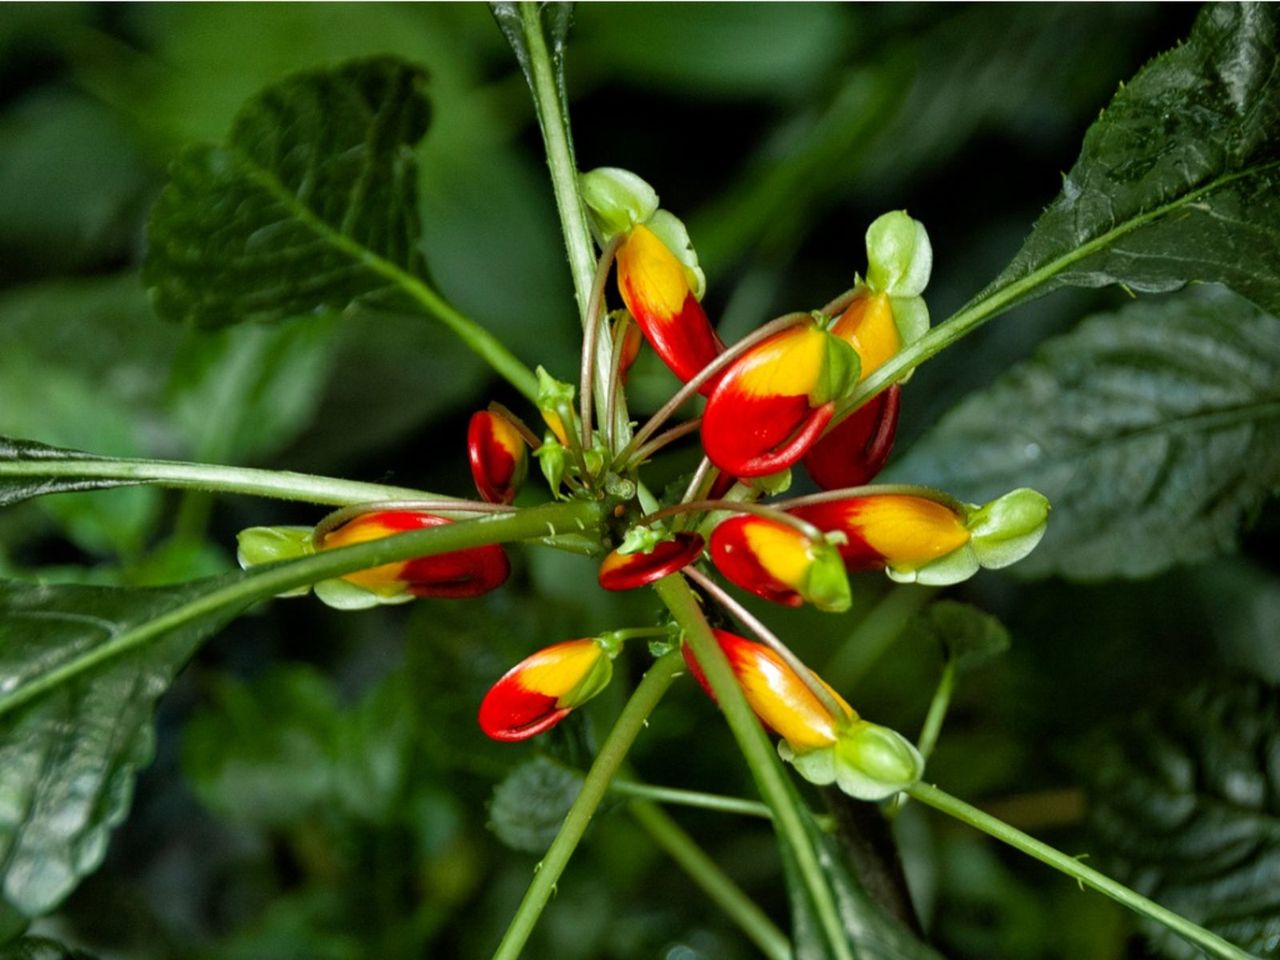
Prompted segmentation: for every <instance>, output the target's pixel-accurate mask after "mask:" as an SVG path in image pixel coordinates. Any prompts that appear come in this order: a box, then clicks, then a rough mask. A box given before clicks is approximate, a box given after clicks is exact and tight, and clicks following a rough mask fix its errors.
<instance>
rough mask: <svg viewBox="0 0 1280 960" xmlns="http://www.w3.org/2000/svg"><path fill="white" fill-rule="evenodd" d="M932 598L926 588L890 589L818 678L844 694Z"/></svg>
mask: <svg viewBox="0 0 1280 960" xmlns="http://www.w3.org/2000/svg"><path fill="white" fill-rule="evenodd" d="M933 594H934V590H933V589H931V588H930V587H921V586H918V585H916V584H896V585H894V586H892V587H890V588H889V591H888V593H886V594H885V595H884V596H883V597H882V598H881V599H880V601H879V602H878V603H877V604H876V605H875V606H874V607H872V608H871V609H870V610H869V611H868V612H867V615H866V616H864V617H863V618H862V620H861V621H860V622H859V623H858V625H857V626H856V627H854V628H853V631H852V632H851V633H850V634H849V636H848V637H847V638H846V639H845V641H844V642H843V643H841V644H840V646H839V647H837V648H836V652H835V653H833V654H832V655H831V659H830V660H828V661H827V664H826V666H824V667H823V668H822V676H824V677H825V678H826V680H827V683H829V684H831V685H832V686H833V687H835V688H836V689H837V690H848V689H849V688H850V687H853V686H854V685H856V684H857V683H858V681H859V680H861V679H862V678H863V677H864V676H866V674H867V671H868V670H870V669H871V668H872V666H874V665H875V662H876V661H877V660H879V659H880V657H881V656H883V655H884V652H885V651H886V650H888V649H889V648H890V647H891V646H893V643H894V641H895V640H897V639H898V637H900V636H901V635H902V630H903V628H904V627H905V626H906V625H907V622H908V621H909V620H910V619H911V618H912V617H913V616H914V615H915V614H916V612H917V611H918V610H920V608H921V607H923V606H924V605H925V604H926V603H928V602H929V598H930V597H932V596H933Z"/></svg>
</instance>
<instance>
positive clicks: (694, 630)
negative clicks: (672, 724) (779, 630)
mask: <svg viewBox="0 0 1280 960" xmlns="http://www.w3.org/2000/svg"><path fill="white" fill-rule="evenodd" d="M654 589H655V590H657V592H658V595H659V596H660V597H661V598H662V601H663V603H665V604H666V605H667V609H668V610H670V611H671V613H672V615H673V616H674V617H675V618H676V622H677V623H679V624H680V626H681V628H682V629H683V630H684V634H685V642H686V643H688V644H689V645H690V646H691V647H693V653H694V656H696V657H697V658H698V663H699V664H700V665H701V666H702V670H703V673H704V674H705V675H706V677H707V682H708V683H709V684H710V686H711V690H712V692H713V693H714V694H715V696H716V702H717V703H718V704H719V706H720V710H721V712H722V713H723V714H724V717H725V720H726V721H727V722H728V724H729V729H730V730H731V731H732V733H733V736H734V739H735V740H736V741H737V742H738V746H739V748H740V749H741V750H742V756H743V759H744V760H745V761H746V763H747V766H748V767H749V768H750V770H751V775H752V777H753V778H754V780H755V783H756V787H757V788H758V789H759V790H760V795H761V797H762V798H763V799H764V801H765V803H767V804H768V805H769V808H770V809H771V810H772V811H773V815H774V829H775V830H776V831H777V833H778V839H779V842H781V843H783V844H786V846H787V847H788V848H789V849H790V851H791V852H792V854H793V856H794V858H795V863H796V868H797V873H798V875H799V880H800V883H801V884H803V886H804V888H805V892H806V894H807V895H808V896H809V898H810V899H811V900H812V902H813V906H814V911H815V913H816V914H817V917H818V923H819V925H820V926H821V929H822V932H823V935H824V939H825V940H826V941H827V942H828V943H829V945H830V947H831V949H832V951H833V955H834V957H835V958H836V960H854V958H853V953H852V951H851V949H850V947H849V942H848V938H847V936H846V935H845V933H844V929H843V927H842V925H841V921H840V913H839V910H838V908H837V906H836V901H835V896H834V894H833V893H832V891H831V888H830V887H829V886H828V885H827V881H826V877H825V875H824V874H823V872H822V865H821V864H820V863H819V861H818V854H817V851H816V850H815V849H814V846H813V843H812V841H811V839H810V837H809V833H808V830H807V829H806V827H805V824H804V821H803V820H802V819H801V818H800V813H799V810H798V808H797V807H796V806H795V800H794V799H793V793H792V790H791V786H790V784H789V782H788V781H787V777H786V773H785V772H784V771H783V769H782V761H780V760H779V759H778V754H777V752H776V751H775V750H774V749H773V746H772V745H771V744H770V743H769V740H768V738H767V737H766V736H765V733H764V730H763V729H762V728H761V727H760V723H759V722H758V721H757V720H756V717H755V714H754V713H752V712H751V707H750V706H748V704H747V701H746V698H745V697H744V696H743V693H742V690H741V689H740V688H739V687H738V682H737V680H736V679H735V678H734V675H733V668H732V667H730V666H729V661H728V660H727V659H725V655H724V652H723V651H722V650H721V649H720V645H719V644H718V643H716V640H715V637H714V636H713V635H712V633H711V627H710V626H709V625H708V623H707V619H706V617H705V616H703V614H702V608H701V607H700V606H699V605H698V598H697V597H696V596H695V595H694V593H693V591H692V590H691V589H690V588H689V584H688V583H686V582H685V580H684V578H683V577H682V576H680V575H679V574H672V575H671V576H669V577H664V578H663V579H661V580H659V581H658V582H657V583H656V584H654Z"/></svg>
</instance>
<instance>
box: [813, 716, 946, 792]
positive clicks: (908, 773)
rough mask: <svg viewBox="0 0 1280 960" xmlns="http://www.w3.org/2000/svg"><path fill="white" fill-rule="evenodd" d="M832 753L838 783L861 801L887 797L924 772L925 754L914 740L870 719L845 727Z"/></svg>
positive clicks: (917, 779) (908, 784)
mask: <svg viewBox="0 0 1280 960" xmlns="http://www.w3.org/2000/svg"><path fill="white" fill-rule="evenodd" d="M832 752H833V753H834V754H835V763H834V766H835V781H836V786H838V787H839V788H840V790H841V792H842V793H847V794H848V795H849V796H851V797H854V798H856V799H858V800H886V799H888V798H889V797H892V796H893V795H894V794H895V793H901V792H902V791H903V790H905V789H906V788H907V787H909V786H911V785H912V784H913V783H916V782H918V781H919V779H920V777H921V776H922V775H923V774H924V757H922V756H921V755H920V751H919V750H917V749H916V748H915V745H914V744H912V743H911V741H909V740H908V739H907V738H906V737H904V736H903V735H902V734H900V733H898V732H897V731H896V730H891V729H889V728H888V727H882V726H880V725H879V724H878V723H870V722H868V721H866V720H858V721H855V722H854V723H851V724H850V725H849V726H847V727H845V728H844V729H843V730H841V731H840V734H839V737H838V739H837V740H836V745H835V748H834V749H833V751H832Z"/></svg>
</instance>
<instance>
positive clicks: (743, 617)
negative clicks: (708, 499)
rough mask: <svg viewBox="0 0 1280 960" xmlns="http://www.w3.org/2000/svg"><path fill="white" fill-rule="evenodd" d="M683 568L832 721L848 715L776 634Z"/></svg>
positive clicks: (708, 580)
mask: <svg viewBox="0 0 1280 960" xmlns="http://www.w3.org/2000/svg"><path fill="white" fill-rule="evenodd" d="M684 572H685V575H686V576H687V577H688V578H689V579H690V580H692V581H693V582H694V583H696V584H697V585H698V586H700V587H701V588H702V589H703V590H705V591H706V592H707V593H708V594H710V595H711V597H712V599H714V600H715V601H716V602H717V603H719V604H720V605H721V606H723V607H725V608H726V609H728V611H729V612H730V613H731V614H733V616H734V617H735V618H736V619H737V620H738V621H739V622H740V623H741V624H742V625H743V626H745V627H746V628H747V629H748V630H750V631H751V632H752V633H754V634H755V635H756V637H757V638H758V639H759V640H760V642H761V643H763V644H764V645H765V646H766V647H768V648H769V649H770V650H772V651H773V652H774V653H776V654H777V655H778V656H779V657H781V658H782V661H783V662H784V663H785V664H786V665H787V666H788V667H790V668H791V672H792V673H794V674H795V675H796V676H797V677H798V678H799V679H800V681H801V682H802V683H803V684H804V685H805V686H806V687H808V688H809V692H810V693H812V694H813V695H814V697H815V698H816V699H817V701H818V702H819V703H820V704H822V708H823V709H824V710H826V711H827V713H828V714H830V716H831V718H832V721H833V722H834V723H839V722H840V721H841V720H842V718H845V717H847V716H848V714H847V713H846V712H845V709H844V707H842V706H841V705H840V703H839V701H837V700H836V698H835V697H834V696H832V695H831V691H830V690H828V689H827V687H826V685H825V684H824V683H823V682H822V681H821V680H820V679H819V678H818V675H817V674H816V673H814V672H813V671H812V670H811V669H809V666H808V665H807V664H806V663H805V662H804V661H803V660H801V659H800V658H799V657H797V656H796V655H795V653H794V652H793V651H792V649H791V648H790V647H788V646H787V645H786V644H785V643H783V642H782V641H781V640H780V639H779V638H778V635H777V634H776V633H774V632H773V631H772V630H770V629H769V628H768V627H766V626H765V625H764V624H763V623H761V622H760V621H759V620H757V619H756V618H755V617H754V616H752V614H751V611H750V610H748V609H747V608H746V607H744V606H743V605H742V604H740V603H739V602H738V601H737V600H735V599H733V597H732V596H730V595H729V592H728V591H727V590H725V589H724V587H722V586H720V584H718V583H716V582H715V581H714V580H712V579H711V578H710V577H708V576H706V575H705V574H703V573H700V572H699V571H698V570H695V569H694V568H693V567H687V568H686V569H685V571H684Z"/></svg>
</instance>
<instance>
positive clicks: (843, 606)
mask: <svg viewBox="0 0 1280 960" xmlns="http://www.w3.org/2000/svg"><path fill="white" fill-rule="evenodd" d="M711 560H712V562H713V563H714V564H715V565H716V569H717V570H719V571H720V572H721V573H722V574H724V575H725V577H727V578H728V579H729V580H730V581H732V582H733V583H736V584H737V585H738V586H740V587H742V589H744V590H750V591H751V592H752V593H754V594H755V595H756V596H758V597H764V598H765V599H766V600H772V601H773V602H774V603H781V604H784V605H785V606H789V607H798V606H800V605H801V604H802V603H804V602H805V601H808V602H809V603H812V604H813V605H814V606H815V607H817V608H818V609H819V610H828V611H831V612H833V613H839V612H841V611H844V610H848V609H849V605H850V603H851V602H852V598H851V596H850V592H849V578H848V576H847V575H846V574H845V569H844V565H843V563H842V562H841V558H840V555H839V554H838V553H837V552H836V548H835V547H833V546H832V545H831V544H829V543H827V542H826V541H825V540H820V539H817V540H816V539H812V538H810V537H807V536H805V534H804V533H803V532H801V531H800V530H797V529H796V528H795V527H793V526H790V525H789V524H786V523H783V522H781V521H778V520H771V519H769V518H767V517H757V516H751V515H741V514H740V515H738V516H736V517H730V518H729V519H728V520H725V521H723V522H722V523H720V524H719V525H718V526H717V527H716V528H715V530H713V531H712V533H711Z"/></svg>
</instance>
